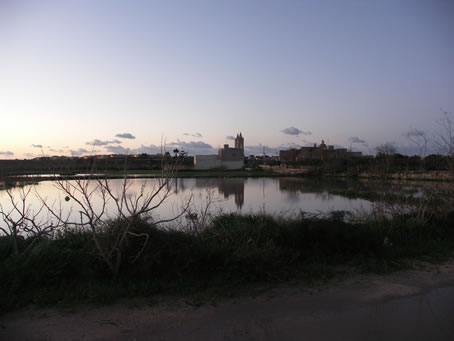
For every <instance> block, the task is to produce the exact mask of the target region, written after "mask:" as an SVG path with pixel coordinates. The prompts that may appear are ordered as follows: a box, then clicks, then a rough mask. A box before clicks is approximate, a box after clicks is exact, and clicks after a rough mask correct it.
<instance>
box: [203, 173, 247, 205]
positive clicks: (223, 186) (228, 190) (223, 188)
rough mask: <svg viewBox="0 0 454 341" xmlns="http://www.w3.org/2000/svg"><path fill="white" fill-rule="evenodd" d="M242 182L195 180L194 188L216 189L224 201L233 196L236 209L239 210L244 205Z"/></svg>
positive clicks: (233, 179) (232, 179) (209, 179)
mask: <svg viewBox="0 0 454 341" xmlns="http://www.w3.org/2000/svg"><path fill="white" fill-rule="evenodd" d="M244 181H245V180H244V179H241V178H231V179H228V178H227V179H219V178H197V179H196V183H195V186H196V187H199V188H215V187H217V189H218V192H219V194H223V195H224V198H225V199H228V198H229V196H230V195H232V194H233V195H234V196H235V204H236V207H237V208H239V209H241V208H242V207H243V204H244Z"/></svg>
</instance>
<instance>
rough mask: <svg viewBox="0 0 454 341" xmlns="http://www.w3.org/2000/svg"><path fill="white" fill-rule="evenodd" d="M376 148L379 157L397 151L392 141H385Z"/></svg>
mask: <svg viewBox="0 0 454 341" xmlns="http://www.w3.org/2000/svg"><path fill="white" fill-rule="evenodd" d="M375 150H376V151H377V157H383V156H389V155H394V154H395V153H396V151H397V149H396V147H395V146H394V144H393V143H391V142H385V143H383V144H381V145H379V146H377V147H375Z"/></svg>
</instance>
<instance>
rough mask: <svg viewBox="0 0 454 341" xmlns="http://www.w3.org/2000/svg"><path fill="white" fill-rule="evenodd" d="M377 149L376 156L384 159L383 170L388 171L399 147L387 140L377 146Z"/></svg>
mask: <svg viewBox="0 0 454 341" xmlns="http://www.w3.org/2000/svg"><path fill="white" fill-rule="evenodd" d="M375 150H376V151H377V156H376V158H377V159H379V160H382V170H383V171H384V173H388V172H389V171H390V170H391V166H392V160H393V158H394V154H395V153H396V151H397V149H396V147H395V146H394V144H392V143H391V142H385V143H383V144H381V145H379V146H377V147H376V148H375Z"/></svg>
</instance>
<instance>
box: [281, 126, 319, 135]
mask: <svg viewBox="0 0 454 341" xmlns="http://www.w3.org/2000/svg"><path fill="white" fill-rule="evenodd" d="M281 132H282V133H284V134H285V135H292V136H298V135H300V134H303V135H312V132H310V131H303V130H301V129H298V128H295V127H293V126H292V127H288V128H285V129H282V130H281Z"/></svg>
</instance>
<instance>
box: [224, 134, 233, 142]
mask: <svg viewBox="0 0 454 341" xmlns="http://www.w3.org/2000/svg"><path fill="white" fill-rule="evenodd" d="M225 139H226V140H230V141H235V137H234V136H232V135H229V136H226V137H225Z"/></svg>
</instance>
